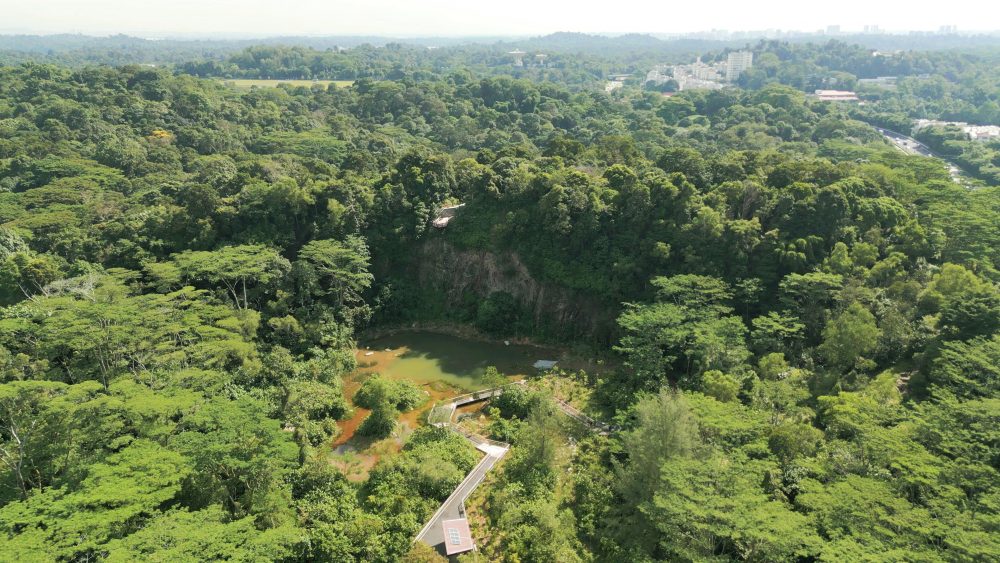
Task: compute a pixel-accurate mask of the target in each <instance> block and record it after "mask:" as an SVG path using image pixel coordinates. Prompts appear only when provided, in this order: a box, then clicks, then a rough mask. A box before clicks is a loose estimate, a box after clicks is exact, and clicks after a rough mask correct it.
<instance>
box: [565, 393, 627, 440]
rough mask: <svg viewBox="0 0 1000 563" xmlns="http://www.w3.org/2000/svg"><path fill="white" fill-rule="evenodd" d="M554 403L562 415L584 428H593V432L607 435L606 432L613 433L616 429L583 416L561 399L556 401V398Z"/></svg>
mask: <svg viewBox="0 0 1000 563" xmlns="http://www.w3.org/2000/svg"><path fill="white" fill-rule="evenodd" d="M555 401H556V404H557V405H558V406H559V409H560V410H562V411H563V412H564V413H566V415H567V416H569V417H570V418H572V419H574V420H576V421H578V422H580V423H582V424H585V425H586V426H589V427H590V428H593V429H595V430H597V431H599V432H601V433H604V434H607V433H608V432H613V431H615V430H616V428H615V427H614V426H611V425H610V424H608V423H606V422H601V421H600V420H597V419H595V418H591V417H589V416H587V415H585V414H583V413H582V412H580V411H579V410H577V409H576V408H575V407H573V405H571V404H569V403H567V402H566V401H563V400H562V399H558V398H557V399H555Z"/></svg>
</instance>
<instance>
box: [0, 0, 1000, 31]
mask: <svg viewBox="0 0 1000 563" xmlns="http://www.w3.org/2000/svg"><path fill="white" fill-rule="evenodd" d="M3 3H6V4H8V5H7V6H4V12H3V13H4V24H5V25H3V26H2V27H0V33H4V34H12V33H16V34H40V35H52V34H85V35H91V36H108V35H116V34H126V35H130V36H135V37H144V38H150V39H164V38H183V37H193V38H212V37H214V38H217V37H232V38H267V37H284V36H295V37H316V36H319V37H323V36H379V37H392V38H408V37H440V38H448V39H453V38H460V37H507V36H512V37H536V36H544V35H548V34H551V33H555V32H558V31H559V30H573V31H574V32H579V33H589V34H601V35H621V34H628V33H641V34H650V35H661V36H672V35H690V34H699V33H712V32H713V30H729V31H728V32H730V33H758V32H767V31H775V30H787V31H786V33H815V32H817V31H818V30H824V29H826V28H827V27H828V26H840V27H841V29H842V30H843V32H844V33H848V34H850V33H854V32H862V31H864V29H865V27H866V26H878V27H879V28H881V29H883V31H884V32H886V33H890V34H892V33H909V32H911V31H914V32H921V33H923V32H932V33H933V32H935V31H938V30H939V29H940V28H941V27H942V26H957V28H958V30H959V32H960V33H973V34H976V33H990V32H993V31H996V30H995V29H984V28H982V27H981V26H983V25H984V24H986V23H989V24H990V25H996V24H997V22H1000V5H996V4H993V5H984V3H982V2H981V1H979V0H952V2H950V3H948V4H947V5H935V6H925V5H915V4H914V3H912V2H906V3H904V2H900V1H895V2H894V1H891V0H890V1H889V2H881V3H872V2H868V1H866V0H840V1H839V2H838V3H837V4H836V5H820V6H816V7H812V8H811V9H810V10H808V11H805V10H803V9H802V6H801V4H800V3H798V2H797V0H758V1H756V2H746V1H743V0H721V1H719V2H716V3H713V4H712V5H711V9H710V10H709V9H705V7H704V6H701V5H695V4H681V5H665V4H651V3H648V2H646V1H645V0H618V1H617V2H615V3H614V4H608V3H607V2H599V1H597V0H576V1H575V2H574V3H573V4H572V5H568V4H567V3H565V2H559V1H556V2H552V1H549V2H544V1H538V0H505V1H504V2H495V1H494V2H482V1H476V0H409V1H402V0H284V1H283V2H275V1H274V0H172V1H171V2H157V1H153V2H148V1H147V2H135V1H134V0H34V1H33V2H24V1H11V0H0V4H3ZM637 28H646V30H645V31H634V30H636V29H637Z"/></svg>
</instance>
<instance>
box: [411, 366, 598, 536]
mask: <svg viewBox="0 0 1000 563" xmlns="http://www.w3.org/2000/svg"><path fill="white" fill-rule="evenodd" d="M524 384H525V381H523V380H522V381H517V382H514V383H510V384H508V385H504V386H502V387H494V388H492V389H483V390H482V391H475V392H473V393H466V394H464V395H459V396H457V397H452V398H451V399H448V400H447V401H445V402H442V403H439V404H437V405H435V406H434V407H433V408H432V409H431V411H430V413H428V415H427V422H428V424H430V425H432V426H437V427H439V428H449V429H450V430H452V431H453V432H457V433H459V434H461V435H462V436H463V437H465V439H466V440H468V441H469V442H471V443H472V445H474V446H475V447H476V449H478V450H479V451H481V452H483V453H484V454H485V456H484V457H483V459H482V460H481V461H480V462H479V463H478V464H476V466H475V467H473V468H472V471H470V472H469V474H468V475H466V476H465V479H463V480H462V482H461V483H459V484H458V486H457V487H455V490H454V491H452V493H451V494H450V495H449V496H448V498H447V499H445V501H444V503H442V504H441V506H440V507H439V508H438V509H437V510H436V511H435V512H434V514H433V515H431V517H430V519H429V520H428V521H427V523H426V524H424V527H423V528H421V529H420V532H419V533H417V536H416V537H415V538H414V539H413V541H415V542H417V541H422V542H424V543H426V544H427V545H429V546H431V547H433V548H435V549H436V550H438V551H439V552H440V553H444V541H445V538H444V532H443V531H442V522H444V521H445V520H452V519H455V518H465V499H467V498H469V495H471V494H472V492H473V491H475V490H476V487H478V486H479V483H481V482H482V481H483V479H485V478H486V473H488V472H489V470H490V469H493V466H494V465H496V464H497V462H499V461H500V459H501V458H502V457H503V456H504V455H506V453H507V452H508V451H509V450H510V444H508V443H506V442H498V441H496V440H490V439H489V438H485V437H483V436H480V435H478V434H473V433H472V432H468V431H466V430H465V429H463V428H462V427H460V426H459V425H457V424H455V423H454V422H453V419H454V418H455V410H457V409H458V407H461V406H463V405H468V404H471V403H476V402H479V401H485V400H487V399H492V398H494V397H498V396H500V395H502V394H503V392H504V390H505V389H509V388H510V387H511V386H512V385H524ZM555 403H556V406H558V407H559V410H561V411H562V412H563V413H565V414H566V415H567V416H569V417H570V418H572V419H574V420H576V421H578V422H580V423H581V424H583V425H584V426H586V427H587V428H589V429H590V430H591V431H593V432H595V433H597V434H601V435H604V436H606V435H608V434H610V433H611V432H615V431H617V430H618V428H617V427H615V426H611V425H609V424H607V423H605V422H601V421H599V420H596V419H594V418H591V417H589V416H587V415H585V414H583V413H582V412H580V411H579V410H577V409H576V408H574V407H573V406H572V405H570V404H569V403H567V402H565V401H562V400H559V399H555Z"/></svg>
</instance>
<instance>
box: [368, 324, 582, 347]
mask: <svg viewBox="0 0 1000 563" xmlns="http://www.w3.org/2000/svg"><path fill="white" fill-rule="evenodd" d="M409 331H421V332H431V333H435V334H443V335H446V336H454V337H456V338H465V339H467V340H475V341H478V342H488V343H491V344H506V343H508V342H509V343H511V344H517V345H519V346H531V347H533V348H540V349H544V350H556V351H559V352H560V353H565V352H567V351H568V350H569V349H570V348H569V346H566V345H558V344H546V343H544V342H538V341H535V340H532V339H530V338H527V337H515V336H512V337H510V338H497V337H494V336H490V335H488V334H486V333H484V332H482V331H480V330H478V329H476V328H475V327H472V326H471V325H466V324H461V323H451V322H445V321H438V322H419V321H418V322H414V323H410V324H406V325H404V324H394V325H386V326H381V327H376V328H371V329H365V330H363V331H361V332H360V333H358V334H356V335H355V336H354V340H355V341H356V342H359V341H361V340H376V339H379V338H383V337H386V336H392V335H394V334H399V333H401V332H409Z"/></svg>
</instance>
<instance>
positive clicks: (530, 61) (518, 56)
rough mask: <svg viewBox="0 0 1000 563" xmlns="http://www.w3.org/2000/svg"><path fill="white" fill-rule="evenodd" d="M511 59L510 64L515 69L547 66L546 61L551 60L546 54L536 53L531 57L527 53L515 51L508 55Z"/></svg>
mask: <svg viewBox="0 0 1000 563" xmlns="http://www.w3.org/2000/svg"><path fill="white" fill-rule="evenodd" d="M507 56H508V57H510V64H511V66H514V67H519V68H523V67H525V66H545V60H546V59H547V58H549V56H548V55H546V54H545V53H535V54H534V55H529V54H528V53H527V52H526V51H522V50H520V49H514V50H513V51H510V52H508V53H507Z"/></svg>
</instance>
